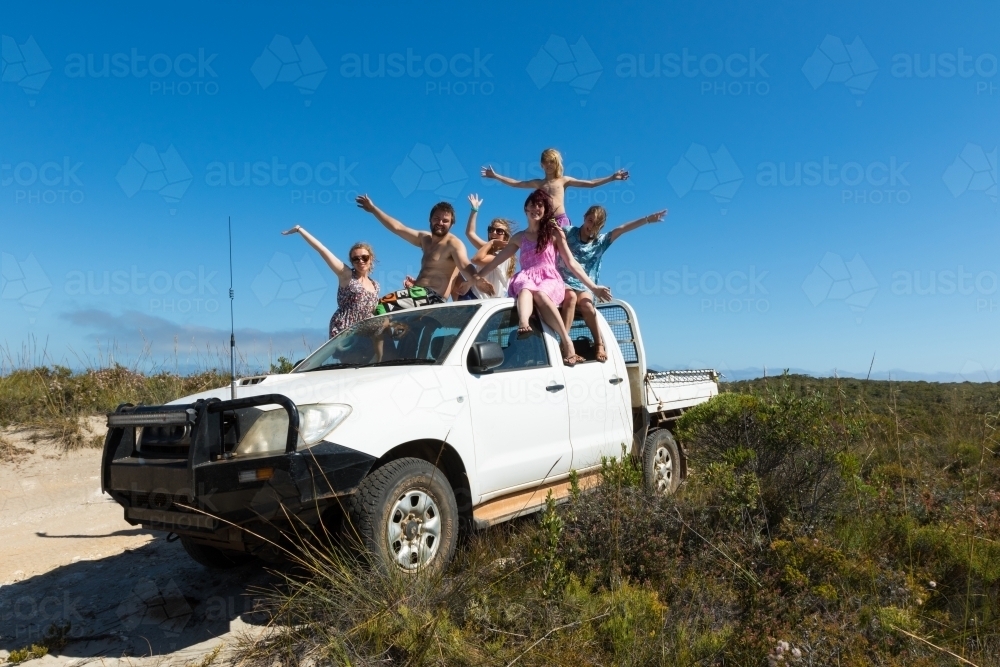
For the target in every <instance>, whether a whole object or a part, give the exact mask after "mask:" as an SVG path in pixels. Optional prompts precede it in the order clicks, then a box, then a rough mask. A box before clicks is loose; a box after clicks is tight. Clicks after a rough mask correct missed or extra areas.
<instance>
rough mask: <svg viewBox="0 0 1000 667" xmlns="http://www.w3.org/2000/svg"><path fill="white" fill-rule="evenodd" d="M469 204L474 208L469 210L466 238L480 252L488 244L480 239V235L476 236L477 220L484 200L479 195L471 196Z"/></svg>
mask: <svg viewBox="0 0 1000 667" xmlns="http://www.w3.org/2000/svg"><path fill="white" fill-rule="evenodd" d="M469 204H470V205H471V206H472V208H471V209H469V222H468V224H466V226H465V237H466V238H467V239H469V242H470V243H471V244H472V247H473V248H475V249H476V250H479V249H480V248H482V247H483V246H484V245H487V244H488V242H487V241H484V240H482V239H481V238H479V235H478V234H476V219H477V218H478V217H479V207H480V206H482V205H483V200H482V199H480V198H479V196H478V195H476V194H471V195H469Z"/></svg>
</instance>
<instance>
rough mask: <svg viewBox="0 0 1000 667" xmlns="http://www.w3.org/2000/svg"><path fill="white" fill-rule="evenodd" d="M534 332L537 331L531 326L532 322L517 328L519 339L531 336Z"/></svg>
mask: <svg viewBox="0 0 1000 667" xmlns="http://www.w3.org/2000/svg"><path fill="white" fill-rule="evenodd" d="M533 333H535V330H534V329H532V328H531V325H530V324H529V325H527V326H523V327H521V326H519V327H518V328H517V339H518V340H524V339H525V338H527V337H528V336H530V335H531V334H533Z"/></svg>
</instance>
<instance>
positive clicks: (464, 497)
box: [368, 438, 472, 530]
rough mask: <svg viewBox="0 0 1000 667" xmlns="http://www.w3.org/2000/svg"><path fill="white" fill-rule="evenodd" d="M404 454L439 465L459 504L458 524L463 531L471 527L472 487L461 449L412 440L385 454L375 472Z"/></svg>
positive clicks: (404, 455)
mask: <svg viewBox="0 0 1000 667" xmlns="http://www.w3.org/2000/svg"><path fill="white" fill-rule="evenodd" d="M405 457H413V458H418V459H423V460H424V461H427V462H428V463H430V464H432V465H434V466H436V467H437V468H438V469H439V470H441V472H443V473H444V476H445V479H447V480H448V483H449V484H450V485H451V488H452V491H453V492H454V494H455V503H456V504H457V505H458V516H459V523H460V526H461V527H462V529H463V530H467V529H469V528H471V526H472V488H471V486H470V484H469V474H468V470H467V469H466V467H465V462H464V461H463V460H462V456H461V455H460V454H459V453H458V451H457V450H456V449H455V448H454V447H452V446H451V445H449V444H448V443H447V442H444V441H442V440H434V439H430V438H427V439H421V440H411V441H410V442H404V443H402V444H400V445H396V446H395V447H393V448H392V449H390V450H389V451H387V452H386V453H385V454H383V455H382V456H381V457H380V458H379V459H378V461H376V462H375V465H373V466H372V470H371V471H369V473H368V474H371V472H372V471H374V470H377V469H378V468H380V467H382V466H384V465H385V464H386V463H389V462H390V461H395V460H396V459H401V458H405Z"/></svg>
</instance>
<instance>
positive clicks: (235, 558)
mask: <svg viewBox="0 0 1000 667" xmlns="http://www.w3.org/2000/svg"><path fill="white" fill-rule="evenodd" d="M181 546H182V547H184V551H186V552H187V554H188V556H191V558H193V559H194V560H195V561H197V562H199V563H201V564H202V565H204V566H205V567H208V568H212V569H213V570H227V569H230V568H234V567H239V566H240V565H245V564H246V563H248V562H250V560H251V556H250V555H248V554H245V553H243V552H242V551H228V550H225V549H217V548H215V547H210V546H208V545H207V544H200V543H198V542H195V541H193V540H192V539H191V538H190V537H185V536H183V535H182V536H181Z"/></svg>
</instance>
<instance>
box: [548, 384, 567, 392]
mask: <svg viewBox="0 0 1000 667" xmlns="http://www.w3.org/2000/svg"><path fill="white" fill-rule="evenodd" d="M565 388H566V385H564V384H550V385H549V386H548V387H546V388H545V391H552V392H556V391H562V390H563V389H565Z"/></svg>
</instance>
